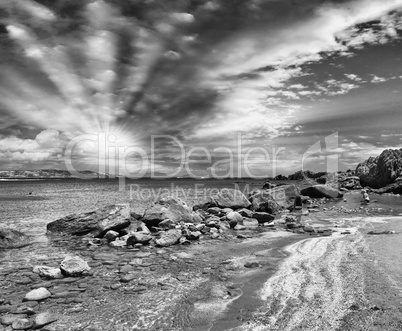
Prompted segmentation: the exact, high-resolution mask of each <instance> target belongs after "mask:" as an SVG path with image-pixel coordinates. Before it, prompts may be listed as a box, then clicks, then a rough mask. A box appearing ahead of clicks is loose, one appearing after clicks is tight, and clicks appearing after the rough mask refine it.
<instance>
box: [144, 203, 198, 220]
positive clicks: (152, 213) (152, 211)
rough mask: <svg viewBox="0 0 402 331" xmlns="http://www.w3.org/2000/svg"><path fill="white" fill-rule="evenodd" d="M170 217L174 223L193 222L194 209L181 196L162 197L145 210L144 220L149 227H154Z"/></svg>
mask: <svg viewBox="0 0 402 331" xmlns="http://www.w3.org/2000/svg"><path fill="white" fill-rule="evenodd" d="M168 219H169V220H171V221H172V222H173V223H174V224H178V223H179V222H181V221H183V222H193V211H192V209H191V208H190V207H189V206H188V205H187V204H186V203H185V202H184V201H183V200H181V199H179V198H169V199H161V200H159V201H157V202H155V203H154V204H153V205H152V206H151V207H149V208H148V209H147V210H146V211H145V214H144V217H143V219H142V220H143V222H144V223H145V224H146V225H147V226H148V227H152V226H158V225H159V223H160V222H162V221H164V220H168Z"/></svg>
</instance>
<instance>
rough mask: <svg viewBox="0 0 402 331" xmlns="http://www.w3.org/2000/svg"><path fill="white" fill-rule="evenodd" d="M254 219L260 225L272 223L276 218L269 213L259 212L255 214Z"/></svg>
mask: <svg viewBox="0 0 402 331" xmlns="http://www.w3.org/2000/svg"><path fill="white" fill-rule="evenodd" d="M253 218H255V219H256V220H257V221H258V223H267V222H272V221H273V220H274V219H275V216H273V215H271V214H268V213H263V212H257V213H253Z"/></svg>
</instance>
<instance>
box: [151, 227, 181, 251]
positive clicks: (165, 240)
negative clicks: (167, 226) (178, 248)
mask: <svg viewBox="0 0 402 331" xmlns="http://www.w3.org/2000/svg"><path fill="white" fill-rule="evenodd" d="M180 238H181V230H178V229H176V230H168V231H166V232H162V233H161V236H160V238H158V239H156V240H155V242H156V244H157V245H158V246H162V247H167V246H172V245H174V244H176V243H177V242H178V241H179V239H180Z"/></svg>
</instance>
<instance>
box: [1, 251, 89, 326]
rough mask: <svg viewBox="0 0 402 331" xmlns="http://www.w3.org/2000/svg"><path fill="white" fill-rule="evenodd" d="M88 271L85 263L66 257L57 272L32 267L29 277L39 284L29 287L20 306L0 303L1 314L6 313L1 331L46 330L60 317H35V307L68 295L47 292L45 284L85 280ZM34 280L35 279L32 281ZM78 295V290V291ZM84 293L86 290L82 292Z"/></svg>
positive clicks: (2, 301)
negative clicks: (74, 279) (66, 278)
mask: <svg viewBox="0 0 402 331" xmlns="http://www.w3.org/2000/svg"><path fill="white" fill-rule="evenodd" d="M89 271H90V267H89V266H88V264H87V262H86V261H84V260H83V259H81V258H80V257H79V256H67V257H66V258H65V259H64V260H63V261H62V262H61V263H60V265H59V268H52V267H49V266H35V267H34V268H33V270H32V275H37V276H36V277H38V279H39V278H40V279H41V280H42V283H39V285H38V286H33V287H31V290H30V291H29V292H28V293H26V294H25V296H24V297H23V298H21V304H20V305H16V306H10V305H5V300H4V299H0V304H1V306H0V312H1V313H5V314H4V315H2V316H1V317H0V330H3V328H2V325H3V326H4V327H7V328H6V329H5V330H31V329H43V330H48V328H47V326H48V325H49V324H51V323H53V322H55V321H57V320H58V319H59V317H60V316H59V315H57V314H54V313H52V312H50V311H44V312H41V313H37V312H36V310H35V307H36V306H37V305H38V303H39V302H43V301H44V300H46V299H49V298H56V299H57V298H62V297H64V296H66V295H69V293H68V292H53V293H52V292H50V291H49V290H48V288H47V287H46V284H49V285H51V284H52V283H50V282H49V281H50V280H61V279H63V278H65V277H79V276H85V275H87V274H88V273H89ZM32 277H33V276H32ZM32 279H33V278H31V277H30V278H28V277H27V280H24V279H21V280H20V282H21V284H22V283H23V284H29V283H31V281H32ZM35 279H36V278H35ZM77 290H78V291H80V290H81V289H77ZM84 290H85V288H84Z"/></svg>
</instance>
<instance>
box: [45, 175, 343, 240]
mask: <svg viewBox="0 0 402 331" xmlns="http://www.w3.org/2000/svg"><path fill="white" fill-rule="evenodd" d="M300 193H301V195H300ZM341 196H342V193H341V192H339V191H338V190H336V189H334V188H333V187H331V186H328V185H313V186H311V187H308V188H306V189H304V190H302V191H301V192H299V189H298V188H297V187H296V186H295V185H276V184H272V183H269V182H267V183H265V185H264V187H263V189H262V190H255V191H253V192H251V194H250V195H249V196H248V197H246V196H245V195H244V194H243V193H242V192H240V191H238V190H234V189H223V190H221V191H220V192H219V193H217V194H215V195H213V196H211V197H210V198H209V200H208V201H207V202H206V203H203V204H200V205H196V206H194V207H193V208H191V207H190V206H188V205H187V204H186V202H184V201H183V200H181V199H179V198H168V199H161V200H159V201H157V202H155V203H153V204H152V205H151V206H150V207H149V208H148V209H146V210H145V213H144V214H143V215H136V214H131V213H130V209H129V206H128V205H111V206H106V207H104V208H100V209H98V210H95V211H92V212H88V213H83V214H78V215H77V214H73V215H69V216H67V217H64V218H62V219H59V220H57V221H55V222H52V223H49V224H48V226H47V230H48V232H49V233H62V234H67V235H88V234H89V235H91V237H94V239H93V240H92V241H91V242H90V243H89V245H91V244H95V245H99V244H102V243H107V244H108V245H110V246H113V247H123V246H136V245H150V244H152V245H155V246H159V247H167V246H171V245H174V244H177V243H180V244H190V243H191V242H193V241H196V240H199V239H200V238H201V237H207V238H211V239H215V238H220V237H222V236H224V233H225V232H226V231H227V230H229V229H234V230H236V231H240V230H244V229H247V228H255V227H258V226H259V225H264V226H267V227H274V223H273V220H274V219H275V215H277V214H278V213H280V212H281V211H283V210H287V211H289V210H290V211H291V210H292V209H293V208H294V201H295V199H296V197H300V201H301V202H304V203H306V202H308V201H310V203H311V198H313V199H322V198H338V197H341Z"/></svg>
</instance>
